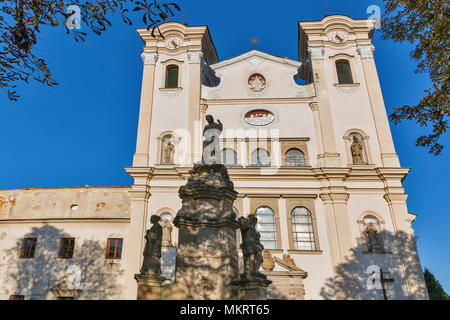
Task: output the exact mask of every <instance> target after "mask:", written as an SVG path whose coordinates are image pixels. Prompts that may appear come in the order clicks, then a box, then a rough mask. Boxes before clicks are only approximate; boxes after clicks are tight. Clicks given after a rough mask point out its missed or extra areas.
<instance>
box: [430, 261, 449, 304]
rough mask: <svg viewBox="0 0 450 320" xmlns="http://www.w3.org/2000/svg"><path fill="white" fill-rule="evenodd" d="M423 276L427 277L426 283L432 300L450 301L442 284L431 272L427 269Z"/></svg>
mask: <svg viewBox="0 0 450 320" xmlns="http://www.w3.org/2000/svg"><path fill="white" fill-rule="evenodd" d="M423 276H424V277H425V283H426V285H427V289H428V295H429V297H430V300H450V297H449V296H448V295H447V294H446V293H445V291H444V289H443V288H442V286H441V284H440V283H439V281H437V280H436V278H435V277H434V275H433V274H432V273H431V272H430V270H428V269H427V268H425V272H424V273H423Z"/></svg>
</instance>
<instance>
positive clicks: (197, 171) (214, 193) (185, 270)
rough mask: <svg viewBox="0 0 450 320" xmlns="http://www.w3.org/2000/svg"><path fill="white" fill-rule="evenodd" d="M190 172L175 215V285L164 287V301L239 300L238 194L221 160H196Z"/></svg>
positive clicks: (181, 190) (182, 188) (182, 189)
mask: <svg viewBox="0 0 450 320" xmlns="http://www.w3.org/2000/svg"><path fill="white" fill-rule="evenodd" d="M189 173H190V177H189V179H188V182H187V184H186V186H182V187H181V188H180V190H179V195H180V198H181V199H182V203H183V206H182V208H181V209H180V211H178V213H177V216H176V217H175V219H174V225H175V226H176V227H178V229H179V231H178V250H177V257H176V283H175V284H173V285H168V286H164V293H163V296H164V299H194V300H206V299H211V300H220V299H236V293H235V292H234V291H233V289H234V288H232V286H231V285H230V284H231V281H232V280H233V279H236V278H237V277H238V254H237V248H236V229H237V228H238V227H239V225H238V223H237V222H236V214H235V213H234V212H233V202H234V200H235V199H236V196H237V192H236V191H234V186H233V183H232V182H231V181H230V178H229V176H228V172H227V169H226V168H225V166H223V165H221V164H214V165H200V164H196V165H195V166H194V169H193V170H191V171H190V172H189Z"/></svg>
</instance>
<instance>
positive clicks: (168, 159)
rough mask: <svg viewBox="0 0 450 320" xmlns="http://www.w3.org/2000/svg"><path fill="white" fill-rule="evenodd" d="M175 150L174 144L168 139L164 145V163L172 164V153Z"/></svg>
mask: <svg viewBox="0 0 450 320" xmlns="http://www.w3.org/2000/svg"><path fill="white" fill-rule="evenodd" d="M174 151H175V146H174V145H173V144H172V142H170V141H168V142H167V144H166V145H165V146H164V151H163V152H164V159H163V160H164V162H163V163H164V164H173V154H174Z"/></svg>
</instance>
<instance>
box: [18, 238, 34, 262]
mask: <svg viewBox="0 0 450 320" xmlns="http://www.w3.org/2000/svg"><path fill="white" fill-rule="evenodd" d="M36 242H37V238H25V239H23V244H22V251H21V253H20V257H21V258H34V251H35V249H36Z"/></svg>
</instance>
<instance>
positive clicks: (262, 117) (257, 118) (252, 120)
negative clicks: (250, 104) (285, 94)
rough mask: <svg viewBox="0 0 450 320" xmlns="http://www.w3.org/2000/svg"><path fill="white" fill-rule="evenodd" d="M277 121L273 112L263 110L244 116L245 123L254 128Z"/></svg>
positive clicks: (253, 111)
mask: <svg viewBox="0 0 450 320" xmlns="http://www.w3.org/2000/svg"><path fill="white" fill-rule="evenodd" d="M273 120H275V116H274V115H273V113H272V112H270V111H267V110H262V109H257V110H251V111H249V112H247V113H246V114H245V116H244V121H245V122H246V123H248V124H249V125H252V126H266V125H268V124H271V123H272V122H273Z"/></svg>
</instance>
